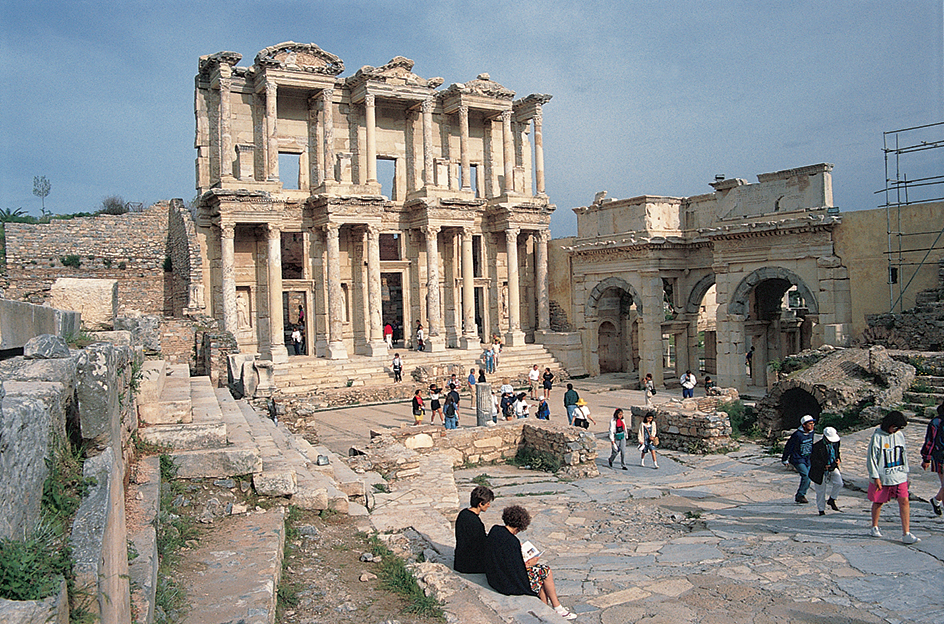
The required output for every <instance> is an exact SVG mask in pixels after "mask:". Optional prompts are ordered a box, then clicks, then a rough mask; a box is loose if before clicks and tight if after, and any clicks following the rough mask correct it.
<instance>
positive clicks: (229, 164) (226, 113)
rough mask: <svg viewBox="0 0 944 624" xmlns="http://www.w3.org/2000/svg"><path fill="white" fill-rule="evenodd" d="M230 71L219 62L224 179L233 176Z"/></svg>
mask: <svg viewBox="0 0 944 624" xmlns="http://www.w3.org/2000/svg"><path fill="white" fill-rule="evenodd" d="M232 71H233V68H232V67H230V66H229V65H225V64H220V178H224V179H231V178H232V177H233V153H234V149H233V129H232V126H233V122H232V118H233V113H232V106H231V105H230V91H231V87H232V79H231V76H232Z"/></svg>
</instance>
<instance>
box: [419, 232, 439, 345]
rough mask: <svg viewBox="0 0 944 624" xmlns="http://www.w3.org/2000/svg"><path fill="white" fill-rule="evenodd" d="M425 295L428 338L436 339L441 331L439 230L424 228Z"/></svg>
mask: <svg viewBox="0 0 944 624" xmlns="http://www.w3.org/2000/svg"><path fill="white" fill-rule="evenodd" d="M423 232H424V233H425V234H426V293H427V303H428V305H427V311H426V315H427V318H428V319H429V321H428V322H429V336H430V337H431V338H432V337H434V336H436V337H438V336H439V334H440V332H441V330H442V312H441V311H440V303H439V302H440V292H439V240H438V237H439V228H438V227H434V226H426V228H424V230H423Z"/></svg>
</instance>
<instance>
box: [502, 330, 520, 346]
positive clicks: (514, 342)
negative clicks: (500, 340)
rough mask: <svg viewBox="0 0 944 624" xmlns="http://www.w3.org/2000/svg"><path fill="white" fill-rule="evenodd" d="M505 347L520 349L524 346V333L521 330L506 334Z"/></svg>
mask: <svg viewBox="0 0 944 624" xmlns="http://www.w3.org/2000/svg"><path fill="white" fill-rule="evenodd" d="M505 345H506V346H509V347H520V346H523V345H524V332H523V331H521V330H520V329H519V330H515V331H510V332H508V333H506V334H505Z"/></svg>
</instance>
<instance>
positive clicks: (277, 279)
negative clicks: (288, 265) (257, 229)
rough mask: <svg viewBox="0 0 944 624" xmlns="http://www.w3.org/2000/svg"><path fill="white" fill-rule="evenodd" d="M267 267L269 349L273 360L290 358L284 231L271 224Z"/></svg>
mask: <svg viewBox="0 0 944 624" xmlns="http://www.w3.org/2000/svg"><path fill="white" fill-rule="evenodd" d="M267 234H268V237H267V238H268V243H269V247H268V254H267V263H266V264H267V269H268V278H269V284H268V286H269V349H270V353H271V356H272V361H277V360H281V359H285V358H288V351H287V350H286V348H285V333H284V325H283V324H282V231H281V230H280V229H279V228H277V227H275V226H273V225H271V224H270V225H269V230H268V232H267Z"/></svg>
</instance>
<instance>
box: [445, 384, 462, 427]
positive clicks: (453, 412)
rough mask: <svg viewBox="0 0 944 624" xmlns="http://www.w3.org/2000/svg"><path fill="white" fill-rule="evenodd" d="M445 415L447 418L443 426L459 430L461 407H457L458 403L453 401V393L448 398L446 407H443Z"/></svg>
mask: <svg viewBox="0 0 944 624" xmlns="http://www.w3.org/2000/svg"><path fill="white" fill-rule="evenodd" d="M443 415H444V416H445V419H444V420H443V426H444V427H445V428H446V429H458V428H459V406H458V405H456V402H455V401H454V400H453V398H452V395H451V393H450V395H449V396H448V397H447V398H446V405H445V406H444V407H443Z"/></svg>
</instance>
